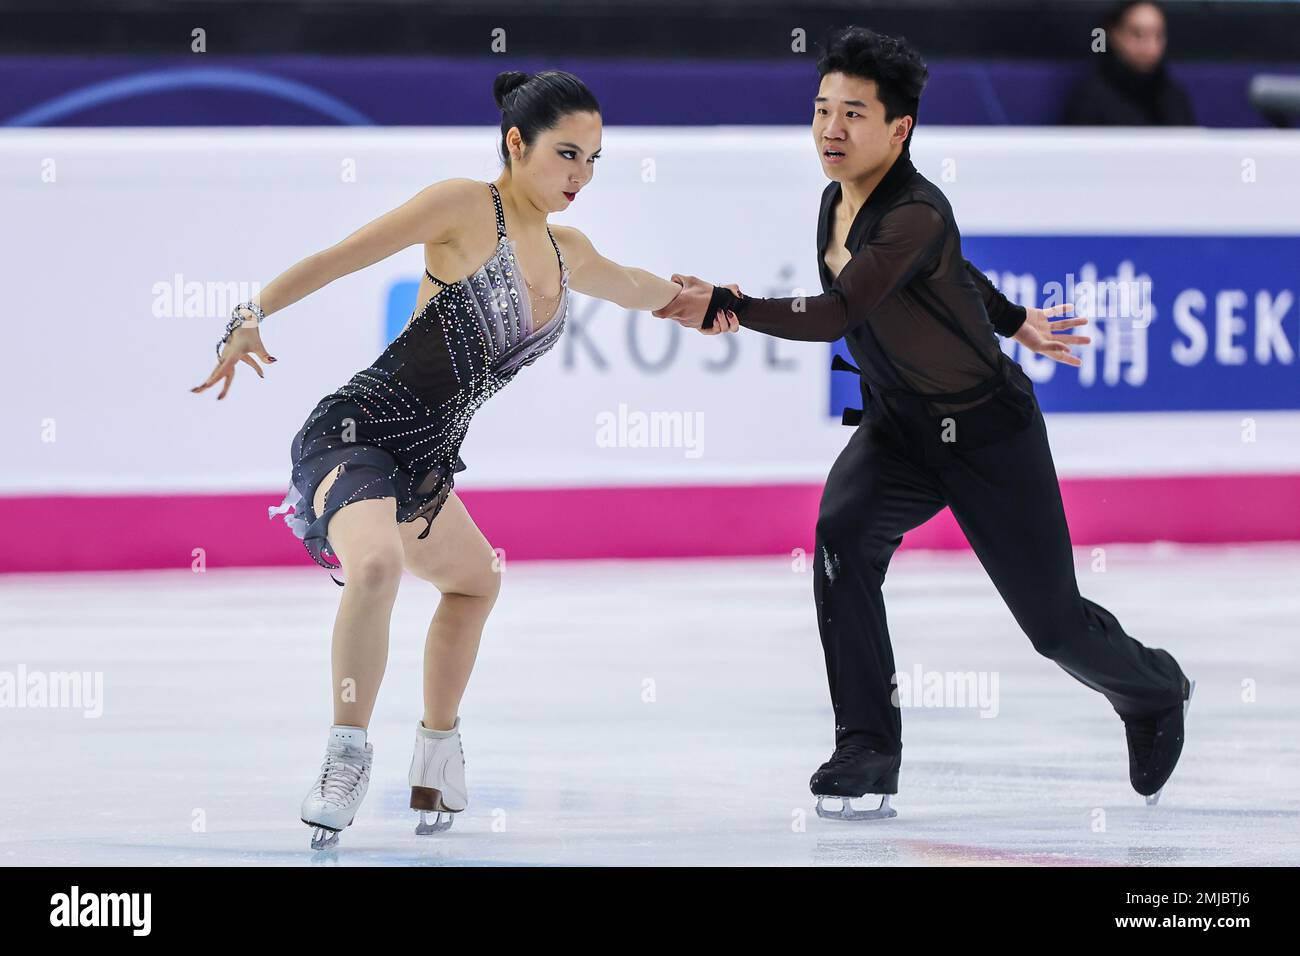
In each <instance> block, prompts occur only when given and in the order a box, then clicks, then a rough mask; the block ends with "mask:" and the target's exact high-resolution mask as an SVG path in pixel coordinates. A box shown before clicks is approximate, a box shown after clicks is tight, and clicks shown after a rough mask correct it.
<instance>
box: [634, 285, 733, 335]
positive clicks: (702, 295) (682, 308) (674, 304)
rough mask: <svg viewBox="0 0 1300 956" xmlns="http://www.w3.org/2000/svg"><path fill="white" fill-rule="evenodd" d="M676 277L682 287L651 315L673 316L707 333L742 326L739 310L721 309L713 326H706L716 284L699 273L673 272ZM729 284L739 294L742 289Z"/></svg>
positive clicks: (683, 324) (659, 316) (687, 326)
mask: <svg viewBox="0 0 1300 956" xmlns="http://www.w3.org/2000/svg"><path fill="white" fill-rule="evenodd" d="M673 281H674V282H680V283H681V284H682V291H680V292H678V293H677V296H676V297H675V298H674V299H673V300H672V301H671V302H669V303H668V304H667V305H665V306H664V307H663V308H661V309H655V310H654V311H653V312H652V313H650V314H651V315H653V316H655V317H656V318H660V319H672V320H673V321H674V322H676V323H677V324H678V325H681V326H683V327H685V328H688V329H698V330H699V331H700V332H701V333H703V334H704V335H717V334H718V333H720V332H735V331H736V330H737V329H739V328H740V320H739V319H737V318H736V313H734V312H728V311H726V310H724V309H719V310H718V313H717V315H716V316H715V317H714V321H713V328H711V329H706V328H704V315H705V312H706V311H707V310H708V306H709V299H710V298H712V297H713V286H712V285H710V284H709V283H707V282H705V281H704V280H703V279H700V278H698V277H697V276H682V275H677V274H676V273H673ZM725 288H728V289H730V290H731V291H732V292H734V293H735V294H736V295H740V294H741V292H740V289H739V288H738V287H737V286H735V285H729V286H726V287H725Z"/></svg>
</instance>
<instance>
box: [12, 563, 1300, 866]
mask: <svg viewBox="0 0 1300 956" xmlns="http://www.w3.org/2000/svg"><path fill="white" fill-rule="evenodd" d="M1104 550H1105V554H1104V558H1105V570H1104V571H1100V570H1094V562H1095V561H1096V556H1095V555H1094V553H1093V552H1092V549H1079V550H1077V551H1076V553H1075V557H1076V568H1077V569H1078V574H1079V581H1080V588H1081V590H1082V593H1083V594H1084V595H1086V596H1088V597H1090V598H1092V599H1093V600H1095V601H1098V602H1099V603H1101V604H1102V605H1103V606H1105V607H1107V608H1108V609H1109V610H1111V611H1112V612H1114V613H1115V614H1116V615H1117V616H1118V617H1119V619H1120V621H1121V622H1122V623H1123V625H1124V626H1125V628H1126V629H1127V630H1128V631H1129V632H1130V633H1132V634H1133V635H1135V636H1136V637H1138V639H1139V640H1142V641H1143V642H1144V643H1147V644H1149V645H1151V646H1156V647H1164V648H1167V649H1169V650H1170V651H1172V652H1173V653H1174V654H1175V656H1176V657H1177V658H1178V660H1179V661H1180V663H1181V664H1182V666H1183V668H1184V669H1185V671H1186V672H1187V673H1188V674H1189V675H1190V676H1192V677H1193V678H1195V679H1196V681H1197V690H1196V695H1195V698H1194V700H1193V703H1192V707H1191V712H1190V714H1189V716H1188V728H1187V730H1188V738H1187V741H1188V742H1187V746H1186V749H1185V750H1184V754H1183V759H1182V762H1181V764H1180V765H1179V768H1178V770H1177V771H1176V773H1175V774H1174V777H1173V779H1172V780H1171V781H1170V783H1169V785H1168V786H1167V787H1166V789H1165V793H1164V796H1163V798H1162V800H1161V803H1160V805H1159V806H1157V807H1155V808H1148V807H1146V806H1145V805H1144V804H1143V801H1142V798H1141V797H1140V796H1138V795H1137V794H1135V793H1134V792H1133V791H1132V790H1131V789H1130V788H1129V784H1128V775H1127V758H1126V755H1125V747H1124V733H1123V727H1122V725H1121V723H1120V721H1119V719H1118V717H1116V716H1115V714H1114V713H1113V712H1112V711H1111V709H1110V707H1109V705H1108V704H1107V703H1106V701H1105V700H1104V699H1103V698H1102V697H1101V696H1099V695H1097V694H1095V693H1094V692H1092V691H1090V690H1088V689H1087V688H1085V687H1084V686H1082V685H1081V684H1078V683H1076V682H1075V681H1074V680H1073V679H1071V678H1070V677H1068V676H1067V675H1066V674H1065V673H1064V672H1062V671H1060V670H1059V669H1058V668H1057V667H1056V666H1055V665H1054V664H1052V663H1051V662H1049V661H1047V660H1045V659H1044V658H1041V657H1039V656H1038V655H1037V654H1036V653H1035V652H1034V651H1033V649H1032V647H1031V645H1030V643H1029V641H1028V639H1027V638H1026V637H1025V636H1024V635H1023V634H1022V633H1021V632H1020V630H1019V629H1018V628H1017V626H1016V625H1015V622H1014V621H1013V619H1012V617H1011V615H1010V613H1009V612H1008V611H1007V609H1006V607H1005V606H1004V605H1003V604H1002V603H1001V601H1000V599H999V597H998V595H997V592H996V591H995V590H994V588H993V586H992V584H991V583H990V582H989V581H988V579H987V577H986V576H985V574H984V572H983V570H982V569H981V568H980V566H979V564H978V562H977V561H976V560H975V558H974V557H973V556H972V555H970V554H968V553H934V552H923V551H908V550H906V549H905V550H904V551H902V552H900V553H899V554H898V555H897V556H896V557H895V559H894V563H893V565H892V567H891V569H890V573H889V577H888V580H887V582H886V585H885V588H886V598H887V602H888V608H889V620H890V626H891V629H892V632H893V638H894V648H895V655H896V663H897V666H898V668H899V670H900V671H904V672H909V673H914V672H915V669H916V668H917V667H919V668H921V669H922V673H923V675H924V674H931V673H938V674H942V673H944V672H972V671H973V672H976V673H977V674H981V673H982V674H983V675H984V677H985V678H986V679H987V678H991V677H993V676H996V677H997V680H998V685H997V698H996V703H997V710H996V716H993V717H981V716H980V713H979V708H978V707H972V706H964V707H958V706H942V707H934V706H910V707H907V708H905V710H904V715H903V734H904V738H903V739H904V751H903V769H902V775H901V779H900V792H899V794H898V796H897V797H896V798H894V800H893V804H894V806H895V807H896V808H897V809H898V812H899V815H898V817H897V818H896V819H893V820H888V821H879V822H871V823H861V824H849V823H843V822H837V821H827V820H819V819H818V818H817V817H816V816H815V815H814V814H813V812H812V809H813V800H812V797H811V795H810V794H809V792H808V777H809V775H810V773H811V772H812V771H813V770H814V769H815V768H816V767H817V765H818V764H820V763H821V762H822V761H823V760H824V759H826V757H827V756H828V755H829V753H830V750H831V744H832V726H833V724H832V720H831V712H830V705H829V701H828V698H827V693H826V677H825V671H824V668H823V663H822V656H821V648H820V644H819V642H818V637H817V631H816V626H815V620H814V615H813V606H812V580H811V573H810V572H809V571H807V570H801V569H795V568H794V567H792V563H793V562H792V560H791V559H789V558H781V557H776V558H769V559H743V560H690V561H685V560H683V561H656V562H557V563H509V564H508V565H507V570H506V577H505V581H504V587H503V591H502V597H501V599H500V601H499V602H498V604H497V608H496V610H495V611H494V613H493V617H492V619H491V620H490V622H489V624H488V628H487V632H486V634H485V636H484V641H483V647H482V651H481V653H480V656H479V662H478V666H477V669H476V671H475V673H474V677H473V679H472V680H471V683H470V687H469V692H468V694H467V696H466V699H465V702H464V705H463V707H462V711H461V714H462V721H463V727H462V732H463V735H464V743H465V753H466V760H467V765H468V779H469V786H470V806H469V809H468V810H467V811H466V812H465V813H463V814H461V815H460V816H459V817H458V819H457V820H456V824H455V826H454V827H453V828H452V829H451V830H450V831H449V832H447V833H444V834H440V835H438V836H433V837H416V836H415V835H414V828H415V823H416V813H415V811H412V810H409V809H407V797H408V793H409V791H408V789H407V784H406V773H407V767H408V765H409V762H410V756H411V746H412V742H413V738H414V727H415V722H416V721H417V720H418V719H419V717H420V659H421V653H422V645H423V641H424V634H425V630H426V628H427V626H428V619H429V616H430V615H431V614H432V612H433V609H434V605H435V603H436V600H437V592H436V591H435V590H434V589H433V588H432V586H430V585H428V584H426V583H425V582H423V581H420V580H418V579H416V578H413V577H410V576H407V577H406V578H405V579H404V581H403V583H402V589H401V593H400V594H399V597H398V601H397V606H396V608H395V611H394V615H393V628H392V643H391V651H390V659H389V666H388V673H387V677H386V679H385V683H384V686H383V688H382V691H381V694H380V698H379V704H378V707H377V709H376V713H375V717H374V720H373V721H372V723H371V727H370V740H371V742H372V743H373V744H374V749H375V763H374V771H373V773H374V776H373V780H372V783H371V788H370V792H369V795H368V796H367V798H366V801H365V803H364V805H363V807H362V809H361V812H360V814H359V815H358V817H357V821H356V823H355V825H354V826H352V827H351V828H350V829H348V830H346V831H345V832H344V834H343V836H342V840H341V845H340V847H339V848H338V850H337V851H334V852H332V853H328V854H314V853H313V852H312V851H310V850H309V849H308V840H309V836H310V831H309V828H308V827H306V826H304V825H303V824H302V823H301V822H300V821H299V819H298V808H299V803H300V801H301V799H302V796H303V794H304V793H305V792H306V790H307V788H308V787H309V786H310V784H311V781H312V779H313V777H314V775H315V774H316V772H317V770H318V768H319V765H320V760H321V757H322V755H323V752H324V746H325V736H326V732H327V730H328V727H329V724H330V721H331V715H330V711H329V657H328V655H329V645H330V630H331V626H332V623H333V618H334V613H335V610H336V608H337V603H338V600H339V594H340V593H341V592H340V590H339V589H338V588H337V587H336V586H335V584H334V583H333V582H332V581H331V580H330V579H329V575H328V574H326V573H325V572H324V571H322V570H321V569H319V568H317V567H315V566H314V565H312V566H307V567H304V568H303V569H301V570H298V569H293V570H271V569H266V570H231V571H220V570H214V571H208V572H206V573H202V574H194V573H192V572H190V571H188V570H185V571H166V572H148V573H124V574H83V575H26V576H7V577H0V671H8V672H10V673H16V672H17V668H18V667H19V665H22V666H24V667H25V668H26V669H27V670H28V672H31V671H40V672H51V671H74V670H75V671H82V672H87V671H88V672H101V673H102V676H103V713H102V716H100V717H98V718H86V717H83V715H82V711H81V710H78V709H72V708H62V709H51V708H36V707H23V708H16V707H12V708H11V707H5V708H3V709H0V760H3V766H4V767H5V769H6V774H5V776H6V783H5V786H4V788H3V792H4V799H3V810H4V813H3V819H2V820H0V864H7V865H29V864H35V865H47V864H66V865H98V864H115V863H121V864H145V865H170V866H175V865H182V866H195V865H235V864H298V865H312V864H315V865H322V864H323V865H348V864H350V863H355V864H370V865H374V864H394V865H444V864H466V863H470V864H473V863H483V864H520V863H527V864H687V865H693V864H718V863H721V864H740V865H753V864H782V865H785V864H789V865H808V864H887V865H894V864H897V865H913V864H922V865H928V864H953V865H972V864H974V865H1021V864H1033V865H1036V864H1046V865H1092V864H1121V865H1122V864H1167V865H1188V864H1210V865H1214V864H1289V865H1296V864H1297V863H1300V769H1298V765H1300V761H1298V760H1297V756H1298V755H1300V744H1298V743H1297V741H1298V740H1300V703H1297V702H1298V701H1300V664H1298V658H1300V641H1298V640H1297V638H1300V546H1295V545H1255V546H1240V547H1173V546H1158V545H1157V546H1136V545H1115V546H1111V547H1108V548H1106V549H1104ZM987 687H991V685H987V684H986V688H987ZM950 703H951V701H950Z"/></svg>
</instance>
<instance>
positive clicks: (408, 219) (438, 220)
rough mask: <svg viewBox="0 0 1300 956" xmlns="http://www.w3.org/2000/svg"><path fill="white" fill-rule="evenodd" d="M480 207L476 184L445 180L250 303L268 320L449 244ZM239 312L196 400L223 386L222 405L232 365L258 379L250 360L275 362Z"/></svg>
mask: <svg viewBox="0 0 1300 956" xmlns="http://www.w3.org/2000/svg"><path fill="white" fill-rule="evenodd" d="M482 204H483V189H482V184H481V183H479V182H476V181H475V180H472V179H448V180H444V181H442V182H439V183H434V184H433V185H432V186H429V187H426V188H425V189H422V190H420V192H418V193H416V194H415V195H414V196H412V197H411V198H410V199H408V200H407V201H406V202H404V203H402V205H400V206H398V207H397V208H396V209H393V210H391V211H389V212H386V213H384V215H382V216H380V217H379V218H378V219H375V220H373V221H371V222H368V223H366V224H365V225H364V226H362V227H361V228H360V229H358V230H356V231H355V232H353V233H352V234H351V235H349V236H347V237H346V238H344V239H342V240H341V241H339V242H336V243H335V244H334V245H332V246H330V247H329V248H328V249H323V250H321V251H320V252H317V253H314V254H312V255H310V256H308V257H307V258H306V259H302V260H300V261H299V262H296V263H294V264H293V265H292V266H290V267H289V268H288V269H285V270H284V272H282V273H280V274H279V275H278V276H276V277H275V278H274V279H273V280H271V282H269V283H268V284H267V285H266V286H264V287H263V288H262V291H261V293H260V294H258V295H257V296H255V297H254V299H253V301H254V302H256V303H257V305H258V306H259V307H260V308H261V309H262V313H263V314H264V315H270V314H271V313H272V312H278V311H280V310H281V309H284V308H287V307H288V306H291V305H293V304H294V303H295V302H297V301H298V300H299V299H302V298H305V297H306V296H308V295H311V293H313V292H315V291H316V290H317V289H321V288H324V287H325V286H327V285H329V284H330V283H331V282H333V281H334V280H335V279H338V278H340V277H341V276H345V275H348V274H350V273H353V272H356V271H357V270H359V269H364V268H365V267H366V266H369V265H373V264H374V263H376V262H379V261H380V260H381V259H387V258H388V257H389V256H391V255H392V254H393V253H395V252H400V251H401V250H402V249H405V248H406V247H407V246H413V245H415V244H417V243H426V242H428V243H444V242H449V241H450V240H451V239H452V237H453V235H454V233H455V230H456V227H457V224H459V223H463V222H468V221H470V217H471V216H473V215H474V214H476V213H479V212H481V208H480V207H481V206H482ZM242 311H243V314H244V316H245V318H246V319H247V321H246V322H245V324H244V325H242V326H240V327H239V328H237V329H235V331H234V332H233V333H232V334H231V335H230V338H229V340H227V342H226V344H225V346H224V347H223V348H222V350H221V356H220V358H219V359H218V360H217V364H216V367H215V368H214V369H213V370H212V372H211V374H209V375H208V377H207V380H206V381H204V382H203V383H202V384H200V385H198V386H196V387H194V388H192V389H190V391H191V392H194V393H196V394H197V393H199V392H202V391H204V390H206V389H208V388H210V387H212V386H213V385H215V384H216V383H217V382H223V383H224V384H223V386H222V389H221V393H220V394H219V395H218V396H217V398H218V399H223V398H225V397H226V393H227V392H229V391H230V385H231V383H232V382H233V381H234V377H235V366H236V365H237V364H239V363H240V362H243V363H244V364H246V365H249V366H251V367H252V368H253V370H254V371H255V372H257V374H258V376H259V377H263V376H262V368H261V366H260V365H258V364H257V361H256V360H255V359H254V356H256V357H257V358H260V359H261V360H262V361H263V362H274V361H275V359H274V358H272V357H271V356H270V355H268V354H267V351H266V347H265V346H264V345H263V344H262V338H261V335H260V334H259V332H258V322H257V321H256V317H255V316H254V315H253V314H252V313H251V312H249V311H248V310H247V309H244V310H242Z"/></svg>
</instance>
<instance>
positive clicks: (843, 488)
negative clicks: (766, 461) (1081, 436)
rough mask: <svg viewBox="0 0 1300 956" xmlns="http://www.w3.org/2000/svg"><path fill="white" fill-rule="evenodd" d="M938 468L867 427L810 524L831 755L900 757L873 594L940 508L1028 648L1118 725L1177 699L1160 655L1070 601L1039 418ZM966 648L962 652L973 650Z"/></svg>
mask: <svg viewBox="0 0 1300 956" xmlns="http://www.w3.org/2000/svg"><path fill="white" fill-rule="evenodd" d="M1034 405H1035V408H1034V413H1033V418H1032V420H1031V421H1030V423H1029V425H1028V426H1026V427H1024V428H1022V429H1021V430H1019V431H1017V432H1015V433H1014V434H1013V435H1011V436H1010V437H1008V438H1003V439H1002V440H1000V441H997V442H995V443H994V444H991V445H987V446H985V447H982V448H975V449H971V450H966V451H964V452H963V453H962V454H961V455H960V456H954V457H953V458H952V459H951V461H949V462H946V463H944V464H943V465H942V466H934V467H932V466H928V465H923V464H920V463H918V461H917V460H916V458H915V457H913V456H909V455H907V454H905V453H904V452H903V451H902V450H900V448H899V447H898V446H897V445H896V444H894V442H892V441H891V440H889V438H888V437H887V434H886V433H887V432H888V429H887V428H885V427H884V424H883V423H882V422H881V421H880V420H879V418H878V416H877V417H874V418H873V417H871V416H869V417H868V419H867V420H865V421H863V423H862V424H861V425H859V426H858V427H857V428H856V429H855V430H854V433H853V437H852V438H850V439H849V443H848V445H847V447H846V448H845V449H844V451H843V452H842V453H841V454H840V456H839V458H838V459H836V461H835V465H834V466H833V467H832V468H831V472H830V475H829V477H828V478H827V481H826V486H825V490H824V491H823V493H822V500H821V510H820V514H819V515H818V519H817V550H816V560H815V566H816V567H815V571H814V581H813V589H814V595H815V597H816V602H817V622H818V628H819V630H820V632H821V639H822V647H823V649H824V651H825V654H826V673H827V677H828V678H829V681H830V691H831V701H832V703H833V704H834V707H835V725H836V732H835V738H836V740H835V742H836V746H841V745H844V744H849V743H854V744H861V745H863V746H866V747H869V748H870V749H872V750H877V751H880V752H883V753H901V752H902V721H901V719H900V713H899V709H898V707H897V706H896V705H895V704H894V702H893V699H892V697H891V695H892V694H893V691H894V687H895V683H894V653H893V649H892V648H891V647H890V642H889V630H888V627H887V625H886V623H885V604H884V600H883V598H882V595H881V585H882V584H883V583H884V579H885V571H886V569H887V568H888V565H889V559H890V557H891V556H892V555H893V553H894V551H895V550H896V549H897V548H898V546H899V545H900V544H901V543H902V541H903V534H904V533H905V532H906V531H909V530H911V529H912V528H915V527H917V526H918V525H920V524H922V523H924V522H925V521H927V520H928V519H929V518H930V517H932V516H933V515H934V514H935V513H937V512H938V511H939V510H940V509H941V508H943V507H944V505H947V506H948V507H949V508H950V509H951V510H952V513H953V516H954V517H955V518H956V519H957V523H958V525H960V527H961V529H962V531H963V533H964V534H965V535H966V539H967V540H968V541H969V542H970V545H971V547H972V549H973V550H974V551H975V554H976V556H977V557H978V558H979V560H980V563H981V564H983V565H984V569H985V570H986V571H987V572H988V574H989V577H990V578H992V580H993V584H994V585H995V586H996V587H997V589H998V593H1000V594H1001V595H1002V598H1003V600H1005V601H1006V603H1007V606H1008V607H1009V608H1010V609H1011V613H1012V614H1013V615H1014V616H1015V619H1016V621H1017V623H1018V624H1019V625H1020V627H1021V628H1022V629H1023V630H1024V632H1025V633H1026V634H1027V635H1028V636H1029V640H1030V641H1031V642H1032V643H1033V645H1034V649H1035V650H1037V651H1038V652H1039V653H1040V654H1042V655H1043V656H1044V657H1047V658H1049V659H1050V660H1053V661H1055V662H1056V663H1057V664H1058V665H1060V667H1061V668H1062V669H1064V670H1065V671H1066V672H1067V673H1069V674H1071V675H1072V676H1074V677H1075V678H1077V679H1078V680H1080V681H1081V682H1083V683H1084V684H1086V685H1088V686H1089V687H1091V688H1093V689H1094V690H1097V691H1100V692H1101V693H1102V694H1104V695H1105V696H1106V699H1107V700H1109V701H1110V703H1111V705H1112V706H1113V707H1114V708H1115V711H1116V712H1117V713H1119V714H1120V715H1133V714H1144V713H1150V712H1152V711H1156V710H1161V709H1164V708H1167V707H1171V706H1173V705H1174V704H1177V703H1179V702H1181V701H1182V699H1183V698H1182V682H1183V674H1182V671H1181V669H1180V668H1179V666H1178V664H1177V662H1176V661H1175V660H1174V658H1173V657H1172V656H1171V655H1170V654H1169V652H1168V651H1163V650H1158V649H1155V648H1149V647H1144V646H1143V645H1142V644H1139V643H1138V642H1137V641H1135V640H1134V639H1133V638H1132V637H1130V636H1129V635H1128V634H1126V633H1124V629H1123V628H1122V627H1120V624H1119V621H1117V620H1116V619H1115V616H1114V615H1113V614H1111V613H1110V612H1109V611H1107V610H1106V609H1105V608H1103V607H1101V606H1099V605H1097V604H1095V603H1094V602H1092V601H1089V600H1088V599H1087V598H1084V597H1082V596H1081V595H1080V594H1079V586H1078V582H1077V581H1076V580H1075V574H1074V559H1073V554H1072V552H1071V544H1070V532H1069V529H1068V528H1067V526H1066V522H1065V512H1064V510H1063V509H1062V506H1061V493H1060V488H1059V486H1058V485H1057V478H1056V468H1055V466H1054V465H1053V463H1052V455H1051V449H1050V448H1049V446H1048V441H1047V429H1046V427H1045V425H1044V423H1043V416H1042V413H1041V412H1040V411H1038V409H1037V407H1036V405H1037V403H1036V402H1035V403H1034ZM977 647H978V646H977V645H975V644H972V651H977Z"/></svg>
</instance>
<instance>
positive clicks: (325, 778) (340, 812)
mask: <svg viewBox="0 0 1300 956" xmlns="http://www.w3.org/2000/svg"><path fill="white" fill-rule="evenodd" d="M373 759H374V748H373V747H371V745H370V744H368V743H366V730H365V728H364V727H348V726H346V725H344V724H335V725H334V726H332V727H330V736H329V742H328V744H327V745H326V749H325V760H324V762H323V763H322V764H321V768H320V776H319V777H317V778H316V782H315V783H314V784H312V788H311V790H310V791H309V792H308V794H307V796H306V797H304V798H303V801H302V822H303V823H305V824H307V825H308V826H310V827H314V829H313V830H312V837H311V848H312V849H313V850H325V849H329V848H330V847H333V846H337V845H338V842H339V831H340V830H342V829H343V828H344V827H348V826H351V825H352V819H353V818H354V817H355V816H356V815H357V808H358V807H360V806H361V800H362V798H363V797H365V795H366V790H367V789H368V788H369V786H370V763H371V761H372V760H373Z"/></svg>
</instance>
